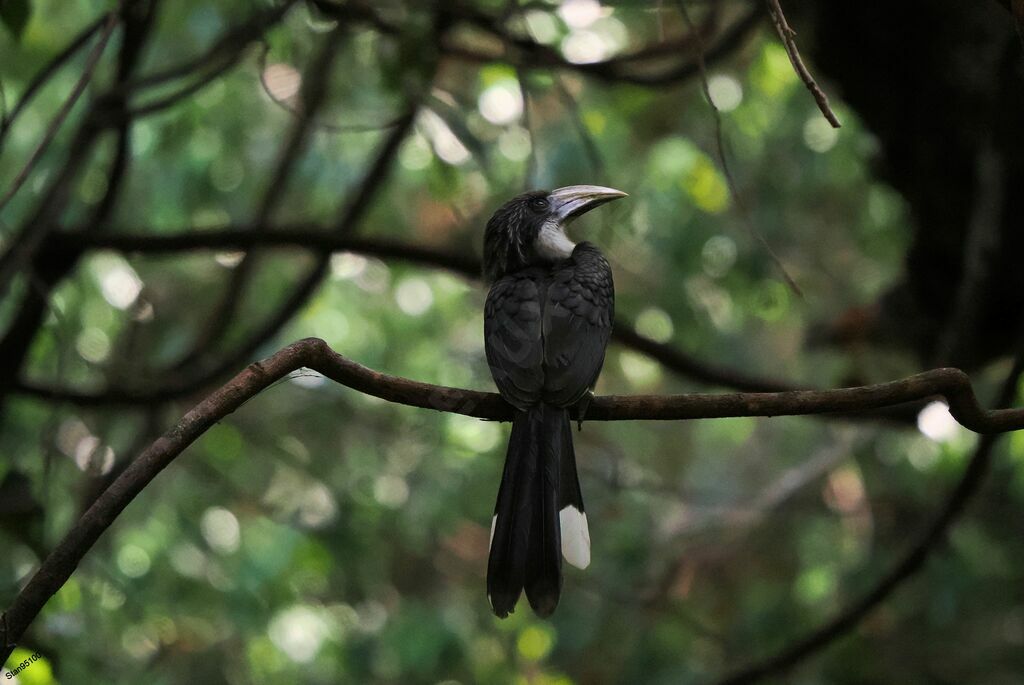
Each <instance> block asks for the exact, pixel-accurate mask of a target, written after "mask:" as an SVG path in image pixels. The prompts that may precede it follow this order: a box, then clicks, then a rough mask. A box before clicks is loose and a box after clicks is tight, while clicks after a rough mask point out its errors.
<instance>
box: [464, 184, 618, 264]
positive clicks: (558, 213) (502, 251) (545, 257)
mask: <svg viewBox="0 0 1024 685" xmlns="http://www.w3.org/2000/svg"><path fill="white" fill-rule="evenodd" d="M625 196H626V193H624V192H622V191H621V190H614V189H612V188H604V187H602V186H566V187H565V188H557V189H555V190H550V191H549V190H532V191H530V192H528V193H523V194H522V195H519V196H517V197H514V198H512V199H511V200H509V201H508V202H506V203H505V204H503V205H502V206H501V207H500V208H499V209H498V211H496V212H495V213H494V215H493V216H492V217H491V219H490V221H488V222H487V232H486V234H485V235H484V275H485V276H486V277H487V280H488V281H494V280H497V279H498V278H501V277H502V276H504V275H505V274H507V273H511V272H513V271H518V270H519V269H523V268H525V267H528V266H531V265H534V264H543V263H550V262H556V261H558V260H561V259H565V258H566V257H568V256H569V255H571V254H572V250H573V248H574V247H576V246H575V244H574V243H573V242H572V241H571V240H569V237H568V236H567V235H566V234H565V227H566V226H567V225H568V224H569V223H570V222H571V221H572V220H573V219H575V218H576V217H578V216H580V215H582V214H585V213H587V212H589V211H590V210H591V209H593V208H594V207H597V206H598V205H603V204H604V203H606V202H610V201H612V200H616V199H618V198H620V197H625Z"/></svg>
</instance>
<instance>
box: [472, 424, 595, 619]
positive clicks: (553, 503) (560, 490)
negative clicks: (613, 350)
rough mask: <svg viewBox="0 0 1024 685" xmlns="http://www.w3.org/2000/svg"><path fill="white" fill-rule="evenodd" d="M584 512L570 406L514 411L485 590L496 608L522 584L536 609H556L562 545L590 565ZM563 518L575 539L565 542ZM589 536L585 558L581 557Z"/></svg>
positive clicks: (509, 606)
mask: <svg viewBox="0 0 1024 685" xmlns="http://www.w3.org/2000/svg"><path fill="white" fill-rule="evenodd" d="M572 509H575V510H576V511H575V512H572V511H571V510H572ZM563 510H565V511H564V512H563ZM582 512H583V500H582V497H581V496H580V486H579V480H578V479H577V476H576V458H575V455H574V453H573V447H572V427H571V425H570V423H569V413H568V411H566V410H565V409H561V408H558V407H552V406H549V405H544V404H539V405H537V406H535V407H531V408H530V409H529V410H527V411H517V412H516V414H515V417H514V419H513V421H512V435H511V437H510V438H509V441H508V453H507V454H506V456H505V471H504V473H503V474H502V478H501V486H500V487H499V488H498V502H497V504H496V505H495V507H494V519H493V521H492V523H491V551H490V558H489V559H488V563H487V596H488V598H489V600H490V602H491V608H492V609H493V610H494V613H495V614H497V615H498V616H500V617H502V618H504V617H505V616H508V614H509V613H511V612H512V611H513V610H514V609H515V605H516V602H517V601H518V600H519V594H520V592H522V590H523V589H525V590H526V597H527V599H529V601H530V606H532V607H533V610H534V611H535V612H536V613H537V614H538V615H539V616H548V615H550V614H551V612H553V611H554V610H555V607H556V606H558V597H559V595H560V593H561V590H562V550H563V548H565V550H566V551H565V553H566V556H567V558H568V559H569V561H570V562H571V563H573V564H574V565H577V566H581V567H585V566H586V564H587V563H589V561H590V538H589V533H588V532H587V530H586V518H585V516H583V513H582ZM567 516H568V518H566V517H567ZM566 524H567V525H568V528H567V530H566V531H564V532H566V533H568V534H570V535H571V536H572V540H571V541H567V542H568V543H569V544H568V545H563V542H562V534H563V530H562V528H563V525H566ZM581 526H582V528H581ZM581 536H582V537H581ZM584 539H585V555H586V561H585V562H584V563H582V564H581V563H579V561H580V558H581V554H582V552H581V551H580V550H581V549H582V546H583V542H582V541H583V540H584Z"/></svg>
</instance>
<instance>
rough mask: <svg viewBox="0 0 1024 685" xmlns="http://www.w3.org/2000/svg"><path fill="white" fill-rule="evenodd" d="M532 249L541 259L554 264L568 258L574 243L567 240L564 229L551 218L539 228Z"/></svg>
mask: <svg viewBox="0 0 1024 685" xmlns="http://www.w3.org/2000/svg"><path fill="white" fill-rule="evenodd" d="M534 247H535V248H536V250H537V254H538V255H540V257H541V259H547V260H549V261H552V262H556V261H559V260H561V259H566V258H568V257H570V256H571V255H572V251H573V249H574V248H575V247H576V243H574V242H572V241H571V240H569V236H567V235H566V234H565V227H564V226H562V225H561V224H560V223H559V221H558V219H555V218H552V219H548V220H547V221H545V222H544V225H543V226H541V227H540V233H539V234H538V235H537V240H536V241H535V242H534Z"/></svg>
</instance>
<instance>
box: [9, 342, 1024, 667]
mask: <svg viewBox="0 0 1024 685" xmlns="http://www.w3.org/2000/svg"><path fill="white" fill-rule="evenodd" d="M303 367H306V368H309V369H312V370H314V371H318V372H320V373H322V374H323V375H324V376H326V377H327V378H330V379H331V380H333V381H335V382H336V383H340V384H341V385H345V386H347V387H349V388H352V389H353V390H356V391H358V392H361V393H364V394H367V395H371V396H373V397H378V398H380V399H383V400H386V401H388V402H393V403H395V404H404V405H407V406H411V407H420V408H423V409H433V410H436V411H443V412H449V413H455V414H462V415H464V416H472V417H476V418H483V419H495V420H506V421H507V420H509V419H511V417H512V408H511V407H510V406H509V405H508V404H506V403H505V401H504V400H502V399H501V397H500V396H499V395H497V394H495V393H489V392H479V391H474V390H463V389H460V388H450V387H444V386H438V385H431V384H429V383H421V382H419V381H413V380H409V379H406V378H400V377H397V376H390V375H387V374H383V373H380V372H378V371H374V370H372V369H369V368H366V367H365V366H362V365H360V364H357V363H355V362H353V361H351V360H349V359H346V358H345V357H343V356H341V355H340V354H338V353H336V352H334V351H333V350H332V349H331V348H330V347H329V346H328V345H327V343H325V342H324V341H323V340H319V339H316V338H307V339H305V340H300V341H298V342H296V343H293V344H291V345H289V346H287V347H285V348H284V349H282V350H280V351H278V352H277V353H275V354H273V355H271V356H270V357H267V358H266V359H264V360H262V361H258V362H254V363H253V364H250V365H249V367H248V368H246V369H245V370H244V371H242V372H241V373H240V374H238V375H237V376H235V377H234V378H233V379H232V380H230V381H228V382H227V383H226V384H225V385H223V386H222V387H221V388H219V389H218V390H216V391H214V392H213V393H212V394H210V395H209V396H208V397H206V399H204V400H203V401H201V402H200V403H199V404H197V405H196V406H195V407H194V408H193V409H192V410H191V411H189V412H188V413H187V414H185V416H184V417H182V419H181V420H180V421H179V422H178V423H177V424H176V425H175V426H174V427H173V428H171V429H170V430H169V431H168V432H167V433H165V434H164V435H163V437H161V438H160V439H158V440H156V441H155V442H154V443H153V444H152V445H150V446H149V448H148V449H146V450H145V451H144V452H143V453H142V454H141V455H140V456H139V457H138V458H137V459H135V460H134V461H133V462H132V463H131V464H130V465H129V466H128V467H127V468H126V469H125V471H124V473H122V474H121V475H120V476H119V477H118V478H117V479H116V480H115V481H114V482H113V483H112V484H111V485H110V487H108V488H107V490H106V491H104V493H103V494H102V495H100V497H99V498H97V500H96V502H95V503H94V504H93V505H92V506H91V507H90V508H89V510H88V511H86V513H85V514H84V515H83V516H82V518H81V519H80V520H79V521H78V523H77V524H76V525H75V526H74V527H73V528H72V529H71V531H69V532H68V534H67V535H66V536H65V537H64V539H63V540H62V541H61V542H60V543H59V544H58V545H57V547H56V548H55V549H54V551H53V552H52V553H51V554H50V555H49V556H48V557H47V558H46V559H45V560H44V561H43V563H42V565H41V566H40V568H39V570H38V571H37V572H36V573H35V575H33V576H32V578H31V580H29V582H28V584H26V585H25V587H24V588H23V589H22V590H21V592H19V593H18V596H17V597H16V598H15V599H14V601H13V603H12V604H11V606H10V607H9V608H8V609H7V611H5V612H4V614H3V617H2V621H0V643H2V644H3V649H2V650H0V660H6V658H7V657H8V656H9V655H10V652H11V650H13V648H14V647H15V646H16V644H17V641H18V640H19V639H20V638H21V636H22V634H23V633H24V632H25V629H26V628H28V626H29V624H30V623H31V622H32V621H33V620H34V619H35V617H36V616H37V615H38V614H39V611H40V610H41V609H42V608H43V606H44V605H45V604H46V602H47V600H48V599H49V598H50V597H52V596H53V595H54V593H56V592H57V590H59V589H60V587H61V586H62V585H63V584H64V583H65V582H66V581H67V580H68V578H70V577H71V574H72V573H73V572H74V570H75V568H76V567H77V566H78V564H79V563H80V562H81V560H82V558H83V557H84V556H85V554H86V553H87V552H88V551H89V549H90V548H92V546H93V544H95V542H96V540H98V539H99V537H100V535H102V533H103V532H104V531H105V530H106V529H107V528H109V527H110V525H111V524H112V523H113V522H114V520H115V519H116V518H117V516H118V515H119V514H120V513H121V512H122V511H124V509H125V507H127V506H128V504H129V503H131V501H132V500H133V499H134V498H135V497H136V495H138V494H139V493H140V492H141V491H142V489H143V488H145V487H146V485H147V484H149V482H150V481H152V480H153V478H155V477H156V476H157V474H159V473H160V472H161V471H162V470H163V469H164V468H166V467H167V466H168V465H169V464H170V463H171V461H173V460H174V459H175V457H177V456H178V455H179V454H181V452H182V451H183V450H184V449H185V448H186V447H188V446H189V445H191V444H192V443H193V442H194V441H195V440H196V439H197V438H199V436H201V435H202V434H203V433H204V432H206V430H208V429H209V428H210V427H211V426H212V425H213V424H215V423H216V422H217V421H220V420H221V419H223V418H224V417H225V416H227V415H228V414H230V413H232V412H233V411H235V410H236V409H238V408H239V407H240V406H242V404H244V403H245V402H246V401H248V400H250V399H252V398H253V397H255V396H256V395H257V394H259V393H260V392H261V391H263V390H265V389H266V388H268V387H269V386H270V385H272V384H273V383H274V382H276V381H278V380H280V379H281V378H284V377H285V376H286V375H287V374H289V373H291V372H293V371H296V370H298V369H300V368H303ZM1019 368H1020V364H1018V365H1017V369H1016V370H1017V372H1018V373H1017V374H1015V375H1014V377H1013V380H1014V384H1012V385H1011V386H1010V387H1011V392H1012V389H1013V388H1015V387H1016V386H1015V382H1016V378H1017V375H1019ZM1008 394H1010V393H1008V392H1005V391H1004V398H1005V396H1006V395H1008ZM934 395H943V396H945V397H946V399H947V400H948V401H949V405H950V411H951V413H952V414H953V416H954V417H955V418H956V419H957V420H958V421H959V422H960V423H961V424H963V425H964V426H965V427H967V428H970V429H971V430H974V431H977V432H981V433H996V432H1000V431H1010V430H1018V429H1021V428H1024V409H1002V410H992V411H986V410H984V409H982V408H981V407H980V406H979V405H978V402H977V400H976V399H975V396H974V392H973V390H972V389H971V383H970V380H969V379H968V378H967V375H966V374H964V373H963V372H961V371H958V370H956V369H936V370H934V371H928V372H925V373H921V374H917V375H916V376H911V377H909V378H904V379H902V380H899V381H893V382H891V383H882V384H880V385H872V386H865V387H860V388H845V389H841V390H824V391H798V392H785V393H748V394H744V393H738V394H729V395H700V394H689V395H668V396H658V395H648V396H644V395H638V396H619V397H615V396H609V397H597V398H595V399H594V401H593V402H592V403H591V405H590V406H589V408H588V409H587V414H586V418H587V419H588V420H595V421H622V420H636V419H650V420H680V419H696V418H720V417H729V416H782V415H801V414H817V413H825V412H838V411H851V410H866V409H872V408H877V407H882V406H887V405H892V404H897V403H900V402H907V401H910V400H916V399H922V398H924V397H930V396H934ZM982 445H988V446H989V447H988V448H986V449H981V448H979V453H983V454H985V455H987V453H988V452H987V450H989V449H991V440H988V439H986V440H983V441H982ZM978 461H979V460H978V458H977V457H976V458H975V460H974V462H972V466H971V467H969V469H968V470H969V472H971V473H973V472H976V471H978V469H979V468H982V467H977V466H975V463H976V462H978ZM984 461H985V462H986V463H987V456H986V457H985V460H984ZM979 477H980V473H979V474H977V475H975V476H974V479H975V480H977V478H979ZM966 478H967V476H965V479H966ZM961 489H964V490H965V492H963V494H962V495H961V499H960V500H955V498H954V499H953V500H951V502H952V501H958V502H959V504H955V505H950V506H949V507H948V509H949V510H950V511H951V512H952V513H950V514H947V515H946V517H945V518H944V519H943V524H942V526H941V527H939V528H938V529H937V531H936V532H934V533H933V535H932V536H931V537H935V538H938V537H941V533H942V532H943V531H944V530H945V525H946V523H948V521H951V520H952V519H953V518H954V517H955V515H956V513H958V512H959V509H960V508H961V507H962V505H963V500H964V499H966V495H967V494H969V491H970V490H969V489H966V488H958V490H957V492H960V490H961ZM954 494H956V493H954ZM931 537H929V538H928V541H929V545H934V540H932V539H931ZM927 549H930V546H929V547H927V548H926V550H925V551H924V552H922V553H921V554H923V555H925V556H926V554H927ZM921 561H923V557H922V559H921ZM917 564H918V565H919V564H920V561H918V562H917ZM897 582H898V581H897ZM886 594H887V591H886ZM728 682H748V681H742V680H741V681H728Z"/></svg>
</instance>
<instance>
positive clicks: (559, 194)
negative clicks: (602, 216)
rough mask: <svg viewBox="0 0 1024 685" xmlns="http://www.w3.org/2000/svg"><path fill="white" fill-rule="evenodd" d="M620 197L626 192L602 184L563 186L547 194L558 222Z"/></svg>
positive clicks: (566, 220)
mask: <svg viewBox="0 0 1024 685" xmlns="http://www.w3.org/2000/svg"><path fill="white" fill-rule="evenodd" d="M620 197H627V193H624V192H622V191H621V190H615V189H614V188H605V187H604V186H565V187H564V188H557V189H555V190H552V191H551V192H550V193H549V194H548V200H549V201H550V202H551V209H552V210H553V211H554V213H555V215H556V216H557V217H558V219H559V223H567V222H568V221H569V220H571V219H575V218H576V217H578V216H580V215H582V214H586V213H587V212H589V211H590V210H591V209H593V208H594V207H599V206H600V205H603V204H605V203H606V202H611V201H612V200H618V199H619V198H620Z"/></svg>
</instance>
